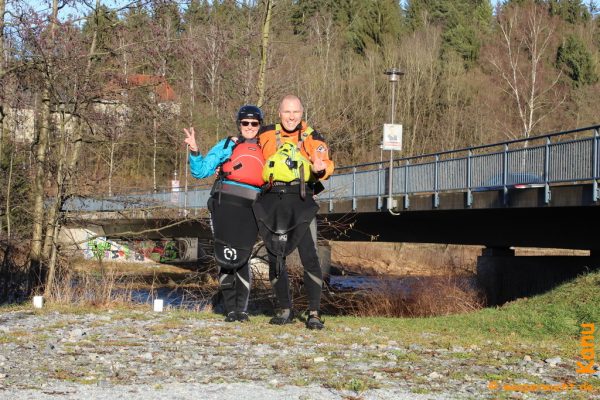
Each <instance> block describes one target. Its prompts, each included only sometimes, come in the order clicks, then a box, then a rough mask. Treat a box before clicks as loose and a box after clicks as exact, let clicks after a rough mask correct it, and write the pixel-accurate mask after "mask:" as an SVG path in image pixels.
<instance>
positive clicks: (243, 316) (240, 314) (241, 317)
mask: <svg viewBox="0 0 600 400" xmlns="http://www.w3.org/2000/svg"><path fill="white" fill-rule="evenodd" d="M235 317H236V318H237V320H238V321H240V322H248V321H250V317H249V316H248V313H247V312H244V311H236V312H235Z"/></svg>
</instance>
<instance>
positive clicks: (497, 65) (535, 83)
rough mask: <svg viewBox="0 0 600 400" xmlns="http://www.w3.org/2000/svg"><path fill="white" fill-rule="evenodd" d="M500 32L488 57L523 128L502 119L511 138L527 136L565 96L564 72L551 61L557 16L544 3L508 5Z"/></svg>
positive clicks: (501, 22)
mask: <svg viewBox="0 0 600 400" xmlns="http://www.w3.org/2000/svg"><path fill="white" fill-rule="evenodd" d="M498 33H499V35H498V36H499V38H498V42H497V43H494V44H492V46H490V47H489V48H488V59H489V62H490V63H491V65H492V66H493V67H494V70H495V72H496V73H497V74H498V78H499V80H500V82H499V84H500V85H501V89H502V91H503V92H504V93H505V94H506V95H507V96H508V98H510V100H511V102H512V104H513V106H514V110H515V112H516V115H517V119H518V121H519V128H517V129H516V130H515V129H513V128H512V127H511V126H508V124H506V123H505V122H500V123H501V125H502V126H503V127H504V129H505V130H506V134H507V135H508V136H509V137H510V138H518V137H525V138H527V137H529V136H530V135H531V133H532V131H533V130H534V129H535V128H536V127H537V126H538V124H539V123H540V122H541V121H542V120H543V119H544V118H546V117H547V116H548V115H550V114H551V113H552V112H553V111H554V110H556V109H557V108H558V107H560V106H561V105H562V103H563V102H564V100H565V97H564V96H561V94H560V91H559V85H558V84H559V79H560V76H561V72H560V71H557V70H556V69H554V68H553V67H552V66H551V65H548V62H547V60H548V58H550V53H551V52H552V51H553V47H552V46H553V44H554V38H555V35H556V19H555V18H552V17H550V16H548V12H547V10H546V7H545V5H543V4H535V3H533V2H527V3H526V4H524V5H522V6H519V5H507V6H505V7H504V9H503V10H502V12H501V13H500V14H499V16H498ZM501 117H503V116H501Z"/></svg>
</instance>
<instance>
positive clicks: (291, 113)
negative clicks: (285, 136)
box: [279, 94, 304, 132]
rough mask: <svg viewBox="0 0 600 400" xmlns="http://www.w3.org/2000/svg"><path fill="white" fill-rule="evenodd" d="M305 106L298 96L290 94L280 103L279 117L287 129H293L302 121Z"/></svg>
mask: <svg viewBox="0 0 600 400" xmlns="http://www.w3.org/2000/svg"><path fill="white" fill-rule="evenodd" d="M303 113H304V107H302V102H301V101H300V98H298V96H294V95H293V94H288V95H286V96H284V97H283V99H281V103H279V118H280V119H281V125H283V127H284V128H285V130H286V131H289V132H291V131H293V130H295V129H296V127H297V126H298V124H299V123H300V122H302V114H303Z"/></svg>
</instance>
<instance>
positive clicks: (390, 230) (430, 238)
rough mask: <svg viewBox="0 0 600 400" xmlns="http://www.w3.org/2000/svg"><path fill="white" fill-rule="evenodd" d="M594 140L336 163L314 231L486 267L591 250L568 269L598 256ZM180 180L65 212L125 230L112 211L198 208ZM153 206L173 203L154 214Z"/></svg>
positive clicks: (549, 140) (199, 198)
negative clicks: (422, 246) (415, 246)
mask: <svg viewBox="0 0 600 400" xmlns="http://www.w3.org/2000/svg"><path fill="white" fill-rule="evenodd" d="M599 149H600V125H595V126H589V127H585V128H580V129H575V130H570V131H562V132H555V133H550V134H546V135H541V136H536V137H530V138H527V139H519V140H512V141H505V142H500V143H494V144H489V145H482V146H473V147H468V148H462V149H457V150H450V151H443V152H438V153H432V154H425V155H419V156H414V157H405V158H398V159H394V160H392V161H388V162H374V163H367V164H360V165H353V166H348V167H341V168H337V169H336V173H335V175H333V176H331V177H330V179H329V180H327V181H326V182H325V191H323V192H322V193H321V194H320V195H319V197H318V202H319V204H320V211H319V219H320V227H321V228H322V229H321V230H320V231H321V233H322V234H323V235H324V236H325V237H326V238H328V239H332V240H352V241H371V240H378V241H395V242H415V243H446V244H463V245H464V244H468V245H482V246H485V247H486V250H485V251H484V254H483V256H482V258H484V259H485V257H488V261H490V260H492V261H493V262H487V264H492V265H494V267H492V270H494V271H496V267H495V265H496V264H497V263H498V261H499V260H500V258H501V257H512V256H513V255H514V253H513V252H512V250H510V248H511V247H513V246H514V247H547V248H564V249H582V250H589V251H590V257H577V258H578V259H579V260H578V264H581V265H578V267H577V268H571V269H570V271H571V273H575V272H576V271H579V270H581V268H584V267H589V266H590V265H591V264H590V260H588V258H590V259H592V260H593V262H592V264H594V265H598V264H597V263H596V260H597V259H598V258H600V235H599V230H598V221H600V207H599V206H600V202H599V200H600V190H599V187H598V183H599V181H600V154H599V153H600V151H599ZM183 189H184V188H176V189H175V190H176V191H169V192H163V193H142V194H127V195H118V196H112V197H110V198H94V199H92V198H86V199H84V198H72V199H70V201H68V202H67V203H66V204H65V207H64V209H63V211H64V212H66V213H68V214H72V213H76V214H78V215H80V216H83V215H82V213H92V214H86V215H88V218H89V217H91V216H93V218H94V220H95V223H97V224H99V225H102V226H103V228H104V231H105V233H106V234H107V236H109V235H110V234H111V233H114V234H116V233H117V232H118V231H120V230H123V226H120V227H119V224H117V223H115V219H114V215H115V213H118V214H117V215H123V214H122V213H128V215H129V217H128V218H127V219H123V218H120V224H121V225H127V226H128V227H129V228H130V229H127V230H134V228H135V229H138V230H140V229H144V228H148V227H149V226H161V225H165V224H166V223H167V221H169V222H172V221H173V220H178V219H179V220H188V219H189V216H190V215H197V216H204V217H205V216H206V213H205V210H203V209H205V208H206V201H207V200H208V197H209V192H210V189H209V188H207V187H200V188H188V189H187V190H183ZM159 209H160V210H163V211H162V212H164V210H171V211H172V212H175V210H176V212H175V215H170V216H168V217H160V216H159V215H160V213H159V212H158V211H157V210H159ZM111 215H112V217H111ZM88 221H89V219H88ZM183 222H185V223H181V224H179V225H178V227H177V228H174V230H173V231H172V232H170V233H171V234H174V233H175V232H177V231H179V232H180V233H185V234H189V233H193V232H196V234H198V232H203V234H206V235H209V232H207V230H206V226H204V228H202V224H201V223H200V222H199V221H198V220H189V221H187V222H186V221H183ZM163 234H165V235H168V234H166V233H164V232H163ZM198 235H200V234H198ZM492 257H493V258H492ZM572 259H574V257H572ZM484 261H485V260H482V264H486V263H485V262H484ZM564 262H565V260H557V261H556V263H557V265H558V264H560V263H564ZM573 262H574V261H573V260H569V263H570V264H573ZM510 263H511V264H512V265H515V258H511V261H510ZM528 263H529V264H531V263H532V259H530V260H529V261H528ZM544 263H548V259H546V260H545V261H544ZM506 268H507V267H504V269H506ZM518 268H520V267H518ZM484 269H485V268H484ZM538 272H539V271H538ZM482 274H483V275H484V273H483V271H482ZM494 274H495V272H494V273H493V274H492V275H494Z"/></svg>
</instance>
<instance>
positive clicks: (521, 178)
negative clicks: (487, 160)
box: [473, 172, 545, 192]
mask: <svg viewBox="0 0 600 400" xmlns="http://www.w3.org/2000/svg"><path fill="white" fill-rule="evenodd" d="M503 182H504V175H503V174H500V175H496V176H493V177H491V178H490V179H488V180H486V181H485V182H484V183H483V185H481V186H478V187H475V188H473V191H474V192H485V191H488V190H500V189H503V188H504V184H503ZM544 185H545V182H544V178H542V177H541V176H540V175H537V174H534V173H531V172H509V173H508V174H506V188H507V189H529V188H536V187H544Z"/></svg>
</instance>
